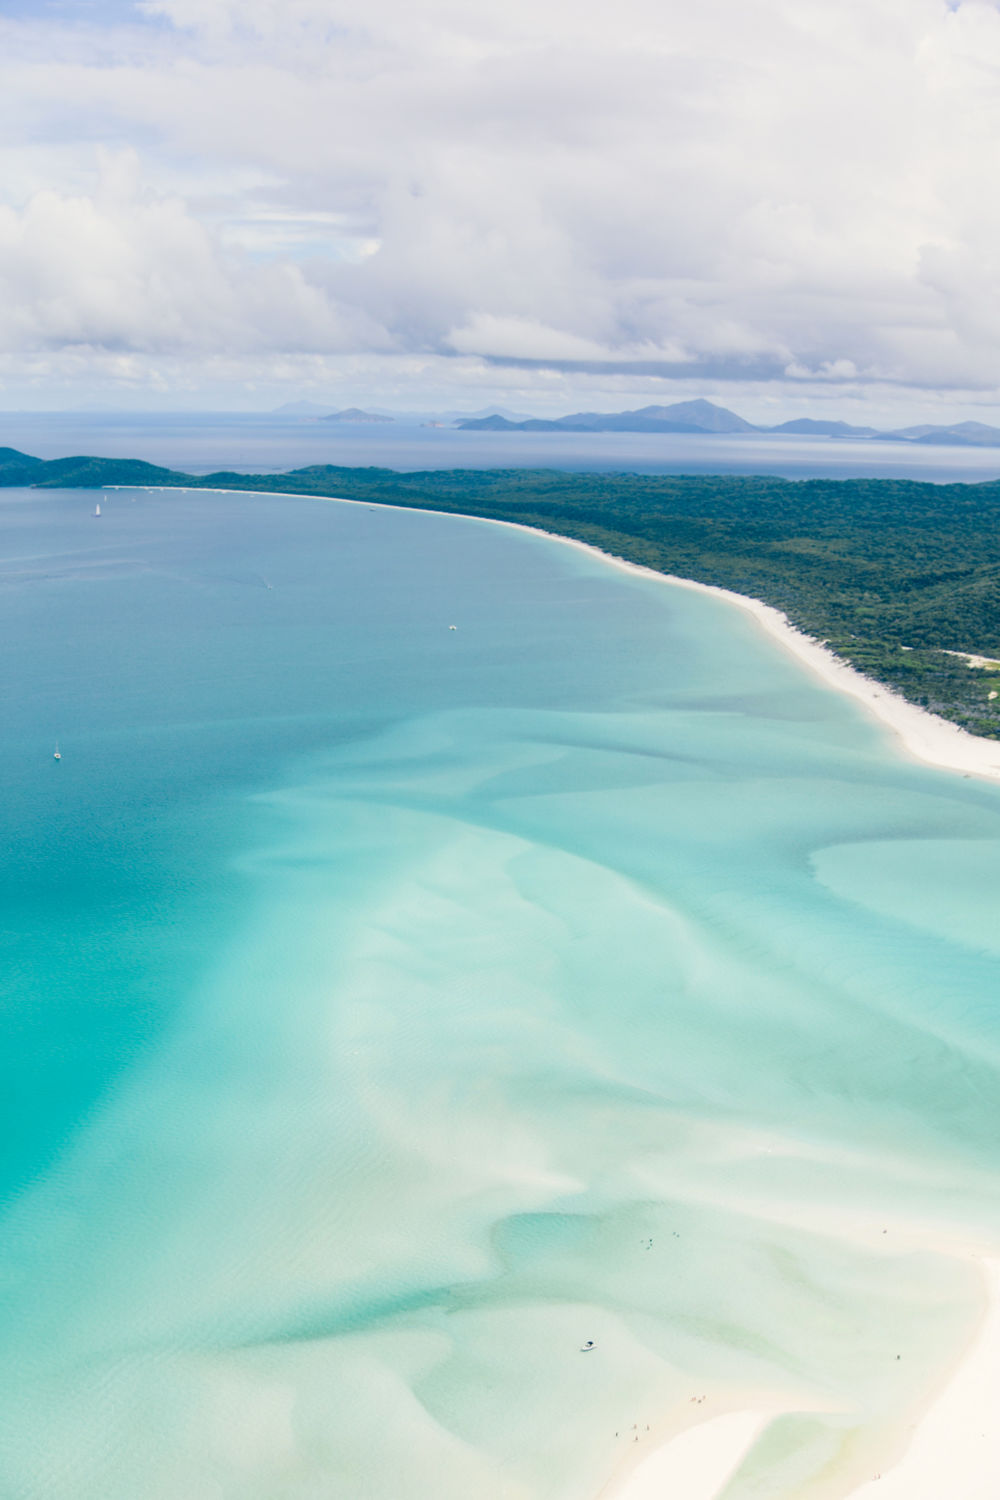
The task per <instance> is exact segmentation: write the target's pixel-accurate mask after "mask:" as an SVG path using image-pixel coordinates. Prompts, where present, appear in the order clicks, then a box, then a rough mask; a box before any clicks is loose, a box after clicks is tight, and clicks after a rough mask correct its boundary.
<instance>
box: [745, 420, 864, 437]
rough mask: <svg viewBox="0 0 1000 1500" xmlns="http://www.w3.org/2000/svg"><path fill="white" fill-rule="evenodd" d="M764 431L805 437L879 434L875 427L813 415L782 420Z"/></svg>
mask: <svg viewBox="0 0 1000 1500" xmlns="http://www.w3.org/2000/svg"><path fill="white" fill-rule="evenodd" d="M762 431H767V432H790V433H800V434H801V435H802V436H804V437H877V436H878V433H877V429H876V428H874V427H852V426H851V423H850V422H822V421H816V420H814V419H813V418H812V417H796V418H795V420H794V421H793V422H782V423H781V424H780V426H778V427H768V428H766V429H762Z"/></svg>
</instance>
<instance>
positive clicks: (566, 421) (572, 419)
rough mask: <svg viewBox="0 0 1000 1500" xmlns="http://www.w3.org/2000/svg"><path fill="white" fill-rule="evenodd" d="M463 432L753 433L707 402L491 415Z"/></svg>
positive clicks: (472, 422)
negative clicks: (519, 418)
mask: <svg viewBox="0 0 1000 1500" xmlns="http://www.w3.org/2000/svg"><path fill="white" fill-rule="evenodd" d="M456 425H457V426H458V427H460V428H463V429H464V430H465V431H467V432H477V431H478V432H712V433H721V432H756V431H757V428H755V427H753V426H752V425H751V423H749V422H745V421H744V420H743V418H742V417H738V416H737V415H736V413H735V412H733V411H727V410H726V408H725V407H724V406H715V405H713V403H712V402H711V401H678V402H676V403H675V405H673V406H643V407H641V408H640V409H639V410H638V411H622V412H598V411H579V412H573V413H572V414H571V415H570V416H568V417H556V418H555V419H553V420H551V421H547V420H544V419H542V418H539V417H535V418H528V420H527V421H523V422H512V421H510V420H509V418H507V417H502V416H499V415H498V414H496V413H494V414H493V415H491V416H488V417H472V418H467V419H466V420H465V421H462V422H458V423H457V424H456Z"/></svg>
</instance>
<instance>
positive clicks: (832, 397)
mask: <svg viewBox="0 0 1000 1500" xmlns="http://www.w3.org/2000/svg"><path fill="white" fill-rule="evenodd" d="M997 142H1000V13H998V10H997V7H996V6H995V5H993V4H992V3H987V0H965V3H963V4H962V5H960V6H956V5H955V4H954V0H951V3H949V0H836V3H834V0H755V3H754V4H753V5H752V6H748V5H747V4H746V3H745V0H700V3H699V4H698V5H697V6H692V5H691V4H690V3H688V0H684V3H681V0H618V3H617V4H616V5H615V6H614V7H609V6H608V5H607V4H606V3H605V0H600V3H598V0H544V3H541V4H540V3H538V0H407V3H404V0H366V5H365V6H364V8H363V9H362V8H361V7H359V6H358V5H357V4H356V3H352V4H346V3H343V0H280V3H279V0H148V3H145V4H141V5H138V4H131V3H128V0H93V3H89V4H88V3H87V0H73V3H72V4H69V3H62V0H54V3H51V4H44V3H40V0H32V3H31V4H30V5H29V4H22V3H20V0H13V3H12V0H0V167H2V170H0V405H4V406H8V407H10V406H32V405H42V406H45V405H53V404H79V400H81V399H102V400H120V401H121V402H122V403H123V404H128V405H136V404H143V403H145V404H149V405H155V404H160V405H162V404H175V405H178V406H190V405H192V404H195V405H206V406H213V405H214V406H226V405H236V406H241V405H242V406H255V405H261V404H267V403H268V402H272V401H273V400H275V399H278V400H280V399H294V398H295V397H298V396H310V395H312V396H315V397H319V398H320V399H324V400H327V399H329V400H339V399H343V400H344V401H345V402H347V401H350V402H354V401H356V400H369V401H379V402H381V403H382V404H389V405H391V404H393V403H396V404H399V405H402V406H413V405H418V404H421V402H422V400H423V398H424V397H425V396H426V398H427V401H428V403H429V404H438V405H440V404H441V403H442V402H445V403H447V404H449V405H456V404H457V405H461V404H464V403H465V402H466V401H467V402H468V404H469V405H470V406H476V407H478V406H482V405H483V404H484V403H487V402H489V401H492V400H502V401H504V402H505V403H506V404H508V405H516V406H520V407H524V406H530V407H534V408H535V409H538V410H557V409H558V410H567V409H573V408H575V407H579V406H581V405H587V406H597V407H608V408H610V407H621V406H623V405H635V404H645V403H646V402H648V401H666V400H672V399H682V398H685V397H687V396H689V395H694V394H697V395H703V394H704V395H710V396H714V397H716V398H717V399H722V400H725V401H728V402H729V403H731V404H733V405H735V406H738V407H739V408H740V409H741V410H746V411H747V412H748V413H749V414H750V415H756V416H759V417H760V418H762V419H763V418H767V417H769V416H773V417H775V418H776V419H778V418H780V416H784V415H799V414H803V413H806V412H809V413H815V414H817V415H826V414H834V409H836V414H843V415H845V416H853V417H856V418H862V417H863V418H864V419H866V420H869V419H871V420H879V419H882V418H883V417H884V418H885V419H887V420H895V419H897V418H900V417H907V416H911V415H912V416H913V417H919V416H924V415H927V416H931V415H937V414H940V413H942V412H947V414H948V416H949V417H951V416H955V415H978V416H983V415H988V414H989V411H990V409H991V408H992V407H993V406H994V404H995V403H996V400H997V391H998V386H1000V266H998V264H997V262H998V256H1000V249H998V248H996V247H1000V224H998V223H997V222H996V220H997V217H998V215H1000V208H995V207H994V201H993V200H994V195H993V193H992V187H991V184H992V183H993V182H994V181H995V180H996V176H997V167H998V165H1000V164H998V163H997V161H996V160H995V157H996V156H997V154H998V146H997Z"/></svg>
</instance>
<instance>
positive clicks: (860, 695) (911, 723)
mask: <svg viewBox="0 0 1000 1500" xmlns="http://www.w3.org/2000/svg"><path fill="white" fill-rule="evenodd" d="M101 488H102V489H108V490H111V489H115V490H149V491H151V492H156V493H158V494H169V493H171V492H172V491H173V492H176V491H178V490H179V491H180V492H181V493H182V494H187V493H190V492H191V491H192V490H200V491H201V493H203V494H209V495H269V496H272V497H275V498H284V499H292V500H329V501H333V502H334V503H335V504H337V505H359V506H362V507H366V508H367V509H369V510H376V509H377V510H398V511H405V512H415V513H416V514H418V515H428V516H459V517H461V518H462V519H464V520H466V521H479V522H482V523H483V524H484V525H487V526H507V527H510V528H511V529H512V530H514V531H524V532H526V533H527V534H528V535H529V536H544V537H549V538H550V539H551V540H552V541H555V542H562V543H564V545H566V546H568V547H577V548H579V549H580V550H581V551H583V552H588V553H590V555H591V556H592V557H597V558H600V559H601V561H602V562H605V563H607V564H609V565H610V566H611V567H614V568H618V569H620V570H621V571H623V572H626V573H636V574H639V575H640V576H642V577H644V578H655V579H656V580H657V581H658V582H660V583H668V584H671V585H673V586H674V587H675V588H684V589H693V590H694V591H695V592H696V593H701V594H710V595H711V596H712V597H713V598H716V599H722V600H725V601H726V602H727V603H728V604H732V605H735V606H736V607H737V608H738V609H742V610H743V611H744V612H745V613H746V614H749V615H751V616H752V617H753V618H754V620H755V621H756V622H757V624H758V625H759V626H760V627H761V628H762V629H763V630H764V631H766V633H767V634H768V635H770V636H771V637H772V638H773V639H774V640H776V641H777V642H778V643H779V644H780V645H782V646H783V647H784V648H785V650H786V651H788V652H789V653H790V654H791V655H792V656H794V657H795V658H796V659H797V660H798V661H800V662H802V663H803V665H804V666H806V667H808V668H809V669H810V670H811V671H812V672H813V674H814V675H815V676H817V677H819V678H821V679H822V681H823V682H825V683H826V684H827V686H828V687H833V688H836V689H837V690H838V691H839V692H842V693H847V694H848V695H849V696H850V697H852V698H854V699H856V700H857V701H858V702H859V703H861V704H862V705H863V706H864V707H865V708H866V709H867V710H868V712H869V713H870V714H871V715H872V717H874V718H875V719H877V720H878V721H879V722H880V723H881V724H883V725H885V726H887V727H888V728H889V729H890V730H891V731H892V732H893V734H894V735H895V736H896V738H897V739H898V740H899V742H900V743H901V745H902V746H903V748H904V749H905V750H906V752H907V753H908V754H909V755H910V756H911V757H912V758H913V759H915V760H920V761H923V762H924V763H925V764H927V765H932V766H940V767H942V768H943V769H944V770H948V771H960V772H963V773H964V774H965V775H967V776H982V777H985V778H986V779H988V780H991V781H994V780H1000V740H987V739H984V738H983V737H982V736H981V735H977V734H970V733H969V732H968V730H966V729H960V728H959V726H958V725H957V724H950V723H949V722H948V720H947V719H940V718H938V716H937V715H936V714H932V713H930V712H928V710H927V709H925V708H918V707H917V705H916V704H915V703H908V702H907V701H906V699H905V698H901V697H900V696H899V694H898V693H894V692H893V691H892V689H891V688H887V687H885V686H884V685H883V684H882V683H880V682H875V681H874V680H873V679H872V678H871V677H865V676H864V674H863V673H861V672H859V671H857V669H856V668H854V667H851V666H849V665H848V664H847V662H845V661H842V660H841V658H840V657H838V656H836V655H835V654H834V653H833V652H832V651H830V650H829V649H828V648H827V647H826V646H824V645H822V644H821V643H820V642H819V641H817V640H814V639H813V638H812V637H811V636H808V635H804V634H803V633H802V631H801V630H796V628H795V627H794V625H791V624H789V622H788V619H787V617H786V616H785V615H783V614H782V612H781V610H779V609H775V607H774V606H773V605H771V604H764V603H763V602H762V601H761V600H760V599H752V598H750V597H749V596H748V595H746V594H736V593H734V592H733V591H732V590H731V589H723V588H718V587H717V586H716V585H715V584H711V583H696V582H695V581H694V579H692V578H678V577H676V576H675V575H674V574H673V573H660V572H658V571H657V570H656V569H655V568H647V567H644V566H643V565H642V564H641V563H633V562H629V561H628V560H627V559H626V558H624V557H617V556H616V555H615V554H614V553H613V552H605V551H603V550H602V549H601V548H600V547H595V546H593V545H592V544H591V543H590V542H582V541H580V540H579V539H578V538H577V537H572V536H560V535H559V534H558V532H555V531H545V530H543V529H542V527H540V526H526V525H524V523H523V522H521V521H501V520H498V519H497V518H496V517H494V516H476V515H471V514H468V513H466V512H465V511H451V510H435V509H434V508H433V507H432V506H425V505H420V506H418V505H389V504H386V503H385V502H384V501H377V500H376V501H371V500H349V499H347V498H346V497H345V496H342V495H302V494H299V493H297V492H296V491H294V490H244V489H226V488H223V487H220V486H215V485H212V486H208V485H196V484H192V485H187V486H185V487H182V486H180V485H159V484H115V485H110V484H109V485H103V486H101Z"/></svg>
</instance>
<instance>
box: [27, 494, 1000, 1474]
mask: <svg viewBox="0 0 1000 1500" xmlns="http://www.w3.org/2000/svg"><path fill="white" fill-rule="evenodd" d="M93 502H94V496H93V495H91V494H87V493H84V492H80V491H69V492H61V491H44V492H40V491H30V490H3V491H0V543H2V552H0V557H2V562H0V637H2V640H3V643H4V649H3V654H2V667H0V672H2V676H0V707H2V722H0V786H2V788H3V794H2V797H0V820H2V831H0V832H2V836H0V853H2V864H0V885H2V891H0V897H2V905H0V948H2V991H0V997H2V998H0V1004H2V1026H3V1044H2V1047H0V1073H2V1079H0V1108H2V1111H3V1123H2V1135H0V1144H2V1162H0V1166H2V1172H0V1192H2V1196H0V1207H2V1212H0V1497H2V1500H469V1497H470V1496H475V1497H476V1500H597V1497H598V1496H599V1495H600V1494H602V1493H605V1494H611V1493H613V1490H605V1489H604V1487H605V1486H606V1485H608V1484H609V1483H614V1482H617V1479H616V1476H619V1477H620V1476H622V1475H623V1474H625V1472H626V1471H627V1469H628V1466H629V1464H630V1463H632V1462H634V1460H635V1459H636V1458H637V1457H639V1456H641V1455H642V1454H644V1453H645V1452H646V1451H648V1447H649V1445H650V1444H652V1443H654V1442H659V1441H662V1440H664V1439H666V1438H668V1437H670V1435H671V1434H672V1433H674V1432H679V1431H681V1430H683V1429H684V1428H685V1427H687V1426H689V1425H690V1424H692V1423H695V1422H699V1421H702V1420H707V1419H709V1418H710V1417H713V1416H717V1415H719V1414H721V1413H724V1412H726V1411H730V1410H744V1409H750V1410H756V1411H761V1412H764V1413H768V1414H770V1415H769V1418H768V1421H767V1424H766V1426H765V1428H764V1431H763V1434H762V1436H761V1438H760V1440H759V1442H758V1444H757V1445H756V1447H755V1448H754V1449H753V1450H752V1452H751V1453H750V1454H749V1456H748V1458H747V1460H746V1462H745V1463H744V1464H742V1465H741V1467H740V1468H739V1470H738V1472H737V1473H736V1474H735V1475H734V1476H733V1477H732V1479H731V1481H730V1482H729V1483H728V1484H727V1485H726V1487H725V1488H724V1490H723V1491H720V1492H719V1493H720V1496H724V1500H751V1497H753V1500H792V1497H795V1500H804V1497H817V1500H819V1497H821V1496H822V1497H826V1500H830V1497H835V1496H839V1495H842V1494H846V1493H848V1492H849V1490H850V1489H851V1488H852V1487H853V1486H854V1485H855V1484H859V1483H861V1482H862V1480H865V1479H869V1478H870V1477H871V1475H872V1474H873V1473H874V1472H876V1471H877V1470H879V1469H881V1468H882V1467H883V1466H885V1465H886V1463H887V1462H888V1459H889V1458H890V1457H891V1454H892V1452H893V1451H894V1445H896V1444H898V1442H899V1441H900V1440H901V1439H900V1435H901V1434H902V1433H904V1432H905V1430H906V1427H907V1424H908V1423H909V1421H910V1420H912V1417H913V1415H914V1413H915V1412H917V1411H918V1410H919V1409H920V1407H921V1406H922V1404H923V1403H924V1402H926V1400H927V1399H928V1398H929V1396H930V1395H931V1394H932V1393H933V1391H934V1389H935V1388H936V1387H937V1386H938V1385H940V1384H941V1383H942V1381H943V1380H944V1379H945V1377H946V1375H947V1373H948V1371H949V1370H950V1368H951V1367H952V1366H953V1364H954V1362H955V1361H956V1360H957V1359H959V1358H960V1356H961V1354H962V1351H963V1349H964V1348H965V1346H966V1344H967V1342H968V1340H969V1338H970V1337H971V1336H972V1333H973V1331H974V1329H975V1327H976V1325H977V1320H978V1319H979V1317H980V1316H981V1313H982V1292H981V1281H980V1278H979V1275H978V1273H977V1270H976V1267H975V1264H974V1262H973V1260H972V1259H971V1258H970V1257H971V1254H972V1253H973V1252H980V1251H985V1252H990V1251H993V1252H995V1249H996V1246H997V1244H998V1240H1000V1179H998V1175H997V1144H998V1114H997V1103H996V1101H997V1088H998V1069H1000V1007H998V1004H997V995H998V992H1000V985H998V979H1000V944H998V941H997V932H996V920H995V916H996V904H997V900H996V898H997V893H998V891H1000V788H997V787H993V786H991V785H988V784H985V783H982V782H979V781H977V780H975V779H971V778H967V777H963V776H961V775H958V774H952V773H948V772H945V771H940V770H933V769H929V768H923V767H921V766H919V765H917V764H916V763H911V762H909V761H907V760H906V759H904V758H903V757H902V755H901V754H900V753H898V751H897V749H896V748H895V746H894V744H893V742H892V741H891V740H890V739H889V738H888V736H887V734H886V732H884V731H883V730H882V729H881V728H880V727H879V726H878V725H876V724H875V723H873V722H872V721H870V720H869V719H868V718H866V717H865V715H864V713H863V711H862V710H861V708H860V707H859V706H858V705H857V704H855V703H854V702H853V701H851V700H849V699H847V698H844V697H842V696H840V695H838V694H836V693H834V692H832V691H831V690H829V689H827V688H825V687H824V686H822V685H820V684H819V683H817V682H816V681H814V680H813V679H812V678H811V677H810V676H809V675H807V673H806V672H805V670H804V668H803V667H802V666H801V665H799V664H798V663H797V662H796V661H795V660H793V659H792V658H790V657H789V656H787V655H785V654H784V652H783V651H782V650H781V648H780V647H779V646H777V645H776V644H775V643H774V642H773V641H772V640H770V639H769V638H767V637H766V636H764V635H763V634H762V633H761V632H760V628H759V626H758V625H757V624H756V622H754V621H753V620H752V619H750V618H749V617H746V616H744V615H743V614H742V613H741V612H739V611H737V610H735V609H733V608H732V607H731V606H729V605H727V604H725V603H723V602H721V601H718V600H716V599H712V598H708V597H704V596H701V595H698V594H695V593H691V592H688V591H685V590H681V589H677V588H674V587H671V586H670V585H667V584H665V583H661V582H659V581H658V580H655V579H650V578H644V577H641V576H637V575H630V574H627V573H624V572H622V571H620V570H617V569H615V568H613V567H612V566H610V565H608V564H605V563H604V562H602V561H601V560H600V559H598V558H596V557H593V556H589V555H587V554H585V553H583V552H581V551H579V550H576V549H574V548H572V547H569V546H566V545H564V544H562V543H559V542H556V541H553V540H550V539H547V538H545V537H542V536H532V535H528V534H525V533H522V532H518V531H514V530H510V529H507V528H503V527H499V526H495V525H491V524H489V523H486V522H479V521H476V520H472V519H467V518H460V517H446V516H436V515H427V514H416V513H411V512H405V511H393V510H389V509H371V508H368V507H366V506H361V505H348V504H341V503H335V502H324V501H317V500H304V499H280V498H275V497H268V496H258V495H238V496H232V497H229V496H225V495H218V494H212V495H209V494H204V493H197V492H188V493H178V492H173V493H165V494H156V493H145V492H140V491H135V492H129V491H121V492H115V493H113V494H107V495H105V496H102V499H101V507H102V516H101V518H100V519H95V518H94V517H93V515H92V510H93ZM57 746H58V748H59V751H60V755H61V759H59V760H56V759H55V757H54V751H55V749H56V747H57ZM591 1344H592V1345H593V1347H592V1348H588V1346H589V1345H591ZM585 1350H586V1352H584V1351H585ZM684 1500H688V1497H684Z"/></svg>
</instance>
